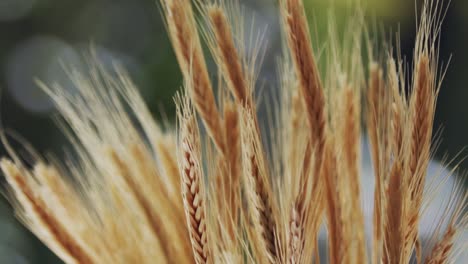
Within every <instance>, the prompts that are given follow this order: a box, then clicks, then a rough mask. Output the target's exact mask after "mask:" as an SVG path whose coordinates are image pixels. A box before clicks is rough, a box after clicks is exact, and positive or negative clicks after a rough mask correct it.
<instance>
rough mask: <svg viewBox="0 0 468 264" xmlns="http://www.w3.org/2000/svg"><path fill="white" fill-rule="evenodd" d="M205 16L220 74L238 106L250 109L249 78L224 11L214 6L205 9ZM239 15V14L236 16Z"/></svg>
mask: <svg viewBox="0 0 468 264" xmlns="http://www.w3.org/2000/svg"><path fill="white" fill-rule="evenodd" d="M206 12H207V16H208V19H209V21H210V26H211V30H212V31H213V35H214V38H213V40H211V42H212V44H211V45H212V46H214V47H211V49H212V50H213V54H214V55H215V56H214V58H215V60H216V62H217V64H218V65H219V66H220V69H221V74H222V75H223V76H224V79H225V80H226V82H227V84H228V88H229V90H230V91H231V92H232V94H233V95H234V98H235V99H236V102H238V103H239V104H240V105H248V106H249V107H252V104H253V102H252V98H251V91H250V89H249V87H248V86H249V83H248V79H249V77H248V76H247V74H250V73H246V72H245V70H244V66H243V58H241V57H240V56H241V54H239V52H238V51H237V49H236V46H235V42H234V38H233V37H234V36H233V30H232V29H231V26H230V24H229V20H228V18H227V15H226V13H225V12H224V10H223V9H222V8H221V7H219V6H216V5H213V6H209V7H208V8H207V11H206ZM238 15H240V14H238Z"/></svg>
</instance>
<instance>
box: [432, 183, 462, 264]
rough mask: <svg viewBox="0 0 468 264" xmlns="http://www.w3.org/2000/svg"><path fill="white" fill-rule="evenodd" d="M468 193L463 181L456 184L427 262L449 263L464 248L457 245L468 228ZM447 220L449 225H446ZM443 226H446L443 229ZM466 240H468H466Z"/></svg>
mask: <svg viewBox="0 0 468 264" xmlns="http://www.w3.org/2000/svg"><path fill="white" fill-rule="evenodd" d="M467 201H468V193H467V191H466V189H465V187H464V185H463V182H458V183H456V184H455V188H454V189H453V192H452V194H451V197H450V198H449V203H448V204H447V205H446V209H445V210H444V211H443V212H442V213H443V214H444V216H445V217H444V218H442V219H441V221H440V223H439V224H438V226H437V228H436V230H434V235H433V238H432V240H435V243H434V245H433V246H432V248H431V249H430V251H429V254H427V256H426V257H425V260H424V263H426V264H448V263H452V261H454V257H455V253H456V252H457V250H462V251H463V250H464V249H463V248H457V247H460V246H459V245H456V244H455V243H456V242H457V238H458V237H459V236H461V237H463V236H464V235H465V234H463V232H466V229H467V228H468V217H467V216H466V210H467ZM445 222H447V225H446V226H444V224H445ZM442 228H445V230H443V229H442ZM465 242H466V241H465Z"/></svg>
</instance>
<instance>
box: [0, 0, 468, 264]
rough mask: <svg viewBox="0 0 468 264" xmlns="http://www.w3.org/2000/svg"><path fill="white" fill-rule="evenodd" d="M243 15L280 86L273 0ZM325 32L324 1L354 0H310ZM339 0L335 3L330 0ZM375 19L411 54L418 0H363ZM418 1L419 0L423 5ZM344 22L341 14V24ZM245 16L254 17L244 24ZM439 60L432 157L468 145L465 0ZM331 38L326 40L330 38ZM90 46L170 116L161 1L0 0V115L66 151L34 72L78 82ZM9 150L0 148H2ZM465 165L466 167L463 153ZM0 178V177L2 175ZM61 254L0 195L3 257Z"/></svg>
mask: <svg viewBox="0 0 468 264" xmlns="http://www.w3.org/2000/svg"><path fill="white" fill-rule="evenodd" d="M242 2H244V4H245V16H246V17H245V19H247V20H249V19H252V17H253V16H255V21H256V23H255V25H256V30H259V31H260V30H261V29H264V28H265V27H266V26H268V27H267V29H266V35H265V36H266V37H265V38H266V40H267V42H266V43H265V47H264V48H265V52H266V54H267V56H265V61H264V65H265V67H264V68H263V69H262V72H261V76H260V81H262V82H264V83H266V89H267V90H268V89H270V87H274V86H275V83H276V81H277V78H276V76H275V73H276V70H275V67H274V65H275V61H276V59H277V56H278V55H279V54H280V50H281V42H280V35H279V25H278V11H277V9H276V5H277V1H273V0H270V1H269V0H257V1H255V0H251V1H242ZM304 2H305V3H306V7H307V11H308V13H309V18H310V22H311V23H314V25H316V26H313V27H314V28H315V27H316V28H317V30H318V32H319V34H318V35H319V36H321V35H322V34H321V33H323V32H325V31H326V27H327V14H328V12H327V10H328V9H329V8H330V7H331V6H333V7H334V8H335V10H336V14H337V15H336V17H337V18H338V19H339V20H341V22H343V21H344V18H343V17H345V14H347V13H350V12H349V10H348V8H347V5H346V4H345V3H346V2H349V0H335V1H328V0H311V1H307V0H304ZM331 2H334V4H330V3H331ZM361 2H363V5H364V7H365V9H366V17H367V18H368V20H369V22H372V21H377V24H378V25H382V27H383V28H385V29H386V30H392V31H393V32H395V31H397V30H398V29H399V31H400V36H401V47H402V52H403V55H405V56H406V57H408V58H411V54H412V49H413V46H414V38H415V30H416V25H415V14H416V11H415V2H414V1H411V0H410V1H408V0H379V1H377V0H373V1H372V0H367V1H361ZM420 2H421V1H418V3H419V5H418V6H420V5H421V4H420ZM339 23H340V21H338V24H339ZM246 24H248V23H246ZM442 32H443V33H442V38H441V43H440V47H441V50H440V59H441V61H442V62H445V63H446V62H447V61H448V60H449V58H450V56H452V60H451V63H450V66H449V68H448V71H447V75H446V78H445V80H444V83H443V85H442V89H441V93H440V96H439V100H438V105H437V114H436V121H435V128H436V129H438V128H443V133H442V141H441V145H440V147H439V148H438V150H437V152H436V158H437V159H441V158H442V157H443V156H444V155H445V154H448V156H449V157H454V156H455V155H456V154H457V153H458V152H460V151H461V150H462V149H463V148H464V147H465V146H467V145H468V137H467V135H468V100H467V99H468V90H467V88H468V87H467V84H468V48H467V47H468V1H465V0H452V3H451V6H450V8H449V9H448V13H447V16H446V19H445V23H444V25H443V29H442ZM325 40H326V39H320V41H325ZM91 47H92V49H93V50H94V52H95V54H96V57H97V58H98V59H99V61H100V62H101V63H102V64H104V65H108V66H109V67H111V66H112V63H113V62H117V63H119V64H122V65H123V66H124V67H125V68H126V69H127V70H128V71H129V72H130V75H131V77H132V78H133V80H134V81H135V83H136V84H137V85H138V87H139V88H140V90H141V93H142V94H143V96H144V98H145V100H146V102H147V103H148V105H149V107H150V109H151V110H152V112H153V113H154V114H155V117H156V118H160V114H158V113H161V110H163V111H162V112H164V113H165V114H167V116H168V117H169V119H170V120H172V119H173V118H172V117H173V115H174V110H175V109H174V106H173V101H172V96H173V95H174V93H175V91H176V89H178V88H179V87H180V86H181V83H182V82H181V75H180V72H179V69H178V66H177V64H176V60H175V57H174V54H173V52H172V49H171V46H170V43H169V41H168V38H167V34H166V32H165V28H164V25H163V23H162V20H161V16H160V11H159V9H158V4H157V1H155V0H113V1H111V0H82V1H75V0H0V121H1V126H2V129H7V130H8V131H14V133H16V134H18V135H21V136H22V137H23V138H24V139H25V140H26V141H28V142H30V143H31V144H32V145H33V146H34V147H35V148H36V149H37V150H38V151H39V152H40V153H45V152H52V153H55V154H56V155H58V156H60V155H61V153H63V149H66V147H67V142H66V140H65V138H64V137H63V136H62V133H61V132H60V130H59V129H58V128H57V126H55V124H54V118H53V117H54V116H55V115H56V112H55V111H54V107H53V105H52V104H51V102H50V100H49V99H48V98H47V96H45V94H44V93H43V92H42V91H41V90H40V89H39V88H38V87H37V85H35V83H34V78H38V79H40V80H42V81H44V82H45V83H48V84H51V83H54V82H57V83H59V84H61V85H62V86H63V87H64V89H72V88H73V85H72V84H71V83H70V81H69V80H68V79H67V76H66V72H65V70H64V67H63V65H66V66H67V67H68V66H70V67H73V68H78V69H83V70H85V69H86V67H87V66H86V57H87V56H88V55H87V54H89V50H90V48H91ZM4 154H5V149H3V148H2V147H0V155H1V156H3V155H4ZM461 165H462V168H463V169H466V168H468V163H467V162H463V163H462V164H461ZM0 179H1V176H0ZM55 261H57V260H56V258H55V257H54V256H53V254H51V253H50V252H48V251H47V250H46V249H45V248H44V247H43V246H42V245H41V244H40V242H39V241H37V240H36V239H34V238H33V237H32V235H30V234H29V232H28V231H26V230H25V229H24V228H22V227H21V225H19V224H18V223H17V222H16V221H15V220H14V216H13V212H12V210H11V208H10V207H9V206H7V204H6V202H5V201H4V200H2V199H0V263H53V262H55Z"/></svg>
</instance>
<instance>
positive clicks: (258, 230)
mask: <svg viewBox="0 0 468 264" xmlns="http://www.w3.org/2000/svg"><path fill="white" fill-rule="evenodd" d="M253 115H254V114H253V113H252V112H251V110H249V109H246V108H243V109H242V111H241V113H240V120H241V142H242V164H243V186H244V189H245V192H246V197H247V201H248V214H247V215H244V217H246V219H247V220H245V221H246V222H247V223H248V222H251V224H250V223H249V224H248V225H249V226H248V230H247V231H248V233H249V238H250V239H251V241H250V243H251V244H252V247H253V249H254V256H255V258H256V259H257V261H259V262H260V263H275V261H276V259H277V245H276V235H275V233H276V223H277V219H276V218H277V215H276V214H277V209H276V204H275V199H274V197H273V195H274V194H273V192H272V189H271V186H270V182H269V178H268V177H269V176H268V171H267V168H266V167H265V166H266V162H265V157H264V153H263V150H262V149H261V142H260V140H261V139H260V135H259V133H258V130H257V127H256V125H255V121H254V117H253ZM243 213H244V214H246V213H247V212H243Z"/></svg>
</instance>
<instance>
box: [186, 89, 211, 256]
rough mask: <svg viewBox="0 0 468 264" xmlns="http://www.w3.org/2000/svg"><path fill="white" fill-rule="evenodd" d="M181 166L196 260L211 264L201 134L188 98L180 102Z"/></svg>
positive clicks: (188, 222) (189, 227) (187, 217)
mask: <svg viewBox="0 0 468 264" xmlns="http://www.w3.org/2000/svg"><path fill="white" fill-rule="evenodd" d="M178 120H179V126H180V131H179V150H178V152H179V154H178V157H179V158H178V159H179V169H180V174H181V182H182V196H183V201H184V207H185V214H186V220H187V226H188V230H189V234H190V241H191V243H192V250H193V254H194V257H195V261H196V263H211V262H212V260H211V258H212V256H210V247H209V245H208V239H209V238H208V237H207V235H208V234H209V232H207V230H206V229H207V225H206V203H205V199H206V196H205V186H204V183H203V181H204V179H203V178H204V176H203V170H202V156H201V146H200V135H199V131H198V124H197V122H196V117H195V112H194V110H193V108H192V106H191V105H190V103H189V100H188V99H187V98H186V97H183V98H181V99H179V102H178Z"/></svg>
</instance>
